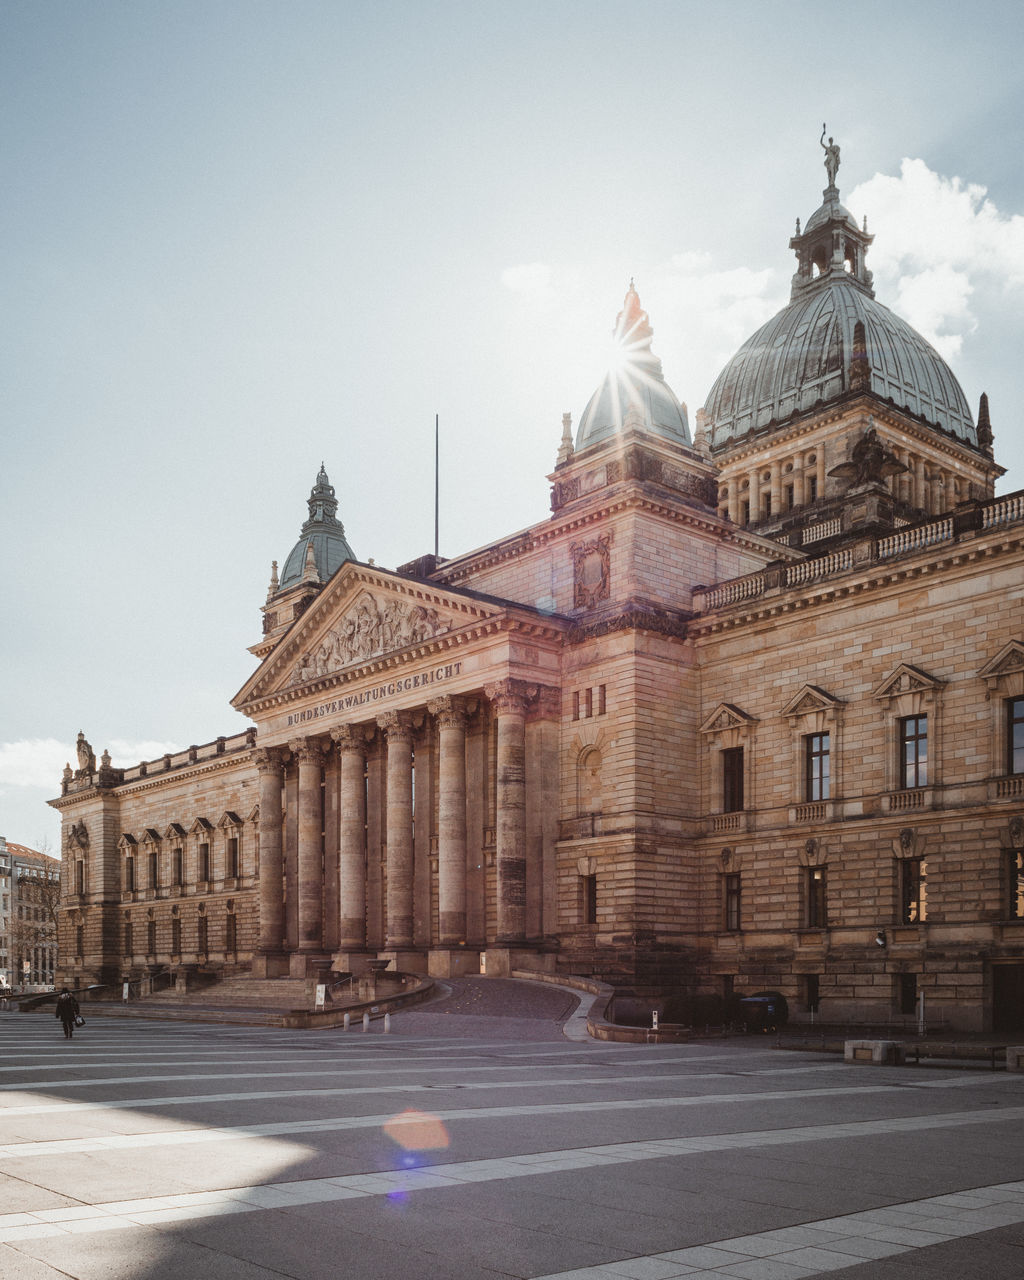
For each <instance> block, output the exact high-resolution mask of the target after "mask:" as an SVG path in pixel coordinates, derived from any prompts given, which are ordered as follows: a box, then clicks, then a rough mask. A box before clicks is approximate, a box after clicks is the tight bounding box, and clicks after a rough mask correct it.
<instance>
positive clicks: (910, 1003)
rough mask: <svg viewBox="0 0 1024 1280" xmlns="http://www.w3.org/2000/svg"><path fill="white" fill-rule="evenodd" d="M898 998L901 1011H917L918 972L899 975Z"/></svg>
mask: <svg viewBox="0 0 1024 1280" xmlns="http://www.w3.org/2000/svg"><path fill="white" fill-rule="evenodd" d="M896 999H897V1001H898V1003H899V1010H900V1013H916V1012H917V974H916V973H901V974H898V975H897V990H896Z"/></svg>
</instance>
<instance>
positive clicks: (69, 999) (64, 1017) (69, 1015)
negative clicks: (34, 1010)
mask: <svg viewBox="0 0 1024 1280" xmlns="http://www.w3.org/2000/svg"><path fill="white" fill-rule="evenodd" d="M78 1012H79V1010H78V1001H77V1000H76V999H75V997H74V996H73V995H72V994H71V992H70V991H62V992H61V993H60V995H59V996H58V997H57V1013H56V1016H57V1017H58V1018H60V1020H61V1022H74V1020H75V1019H76V1018H77V1017H78Z"/></svg>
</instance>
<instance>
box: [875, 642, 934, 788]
mask: <svg viewBox="0 0 1024 1280" xmlns="http://www.w3.org/2000/svg"><path fill="white" fill-rule="evenodd" d="M942 688H943V682H942V681H941V680H937V679H936V678H935V677H934V676H932V675H929V674H928V672H927V671H922V670H921V668H920V667H914V666H911V665H910V663H907V662H903V663H901V664H900V665H899V666H898V667H897V668H896V670H895V671H893V672H892V673H891V674H890V675H888V676H887V677H886V678H885V679H884V680H883V681H882V683H881V684H880V685H879V686H878V687H877V688H876V689H875V692H874V696H875V699H876V700H877V701H878V703H879V704H880V705H881V707H882V713H883V715H884V717H885V793H886V794H885V795H884V797H883V807H884V808H885V809H887V810H888V811H889V812H900V811H902V810H905V809H922V808H930V807H931V805H932V803H933V792H932V790H931V788H933V787H934V786H935V785H936V784H937V783H938V781H939V764H940V756H939V751H938V749H937V748H938V745H939V741H940V739H939V730H940V713H941V692H942Z"/></svg>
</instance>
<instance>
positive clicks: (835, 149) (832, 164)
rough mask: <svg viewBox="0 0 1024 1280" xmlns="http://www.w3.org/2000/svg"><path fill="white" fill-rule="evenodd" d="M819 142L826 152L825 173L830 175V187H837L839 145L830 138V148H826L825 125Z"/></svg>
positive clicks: (822, 127)
mask: <svg viewBox="0 0 1024 1280" xmlns="http://www.w3.org/2000/svg"><path fill="white" fill-rule="evenodd" d="M818 142H819V144H820V146H821V148H822V150H823V151H824V152H825V172H826V173H827V174H828V185H829V186H830V187H834V186H835V185H836V174H837V173H838V172H839V144H838V143H837V142H833V140H832V139H831V138H829V140H828V146H825V126H824V125H822V126H821V137H820V138H819V139H818Z"/></svg>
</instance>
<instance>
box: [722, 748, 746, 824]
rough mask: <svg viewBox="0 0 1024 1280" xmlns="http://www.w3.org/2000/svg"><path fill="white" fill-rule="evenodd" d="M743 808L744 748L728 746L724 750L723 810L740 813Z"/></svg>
mask: <svg viewBox="0 0 1024 1280" xmlns="http://www.w3.org/2000/svg"><path fill="white" fill-rule="evenodd" d="M742 808H743V748H742V747H726V748H725V750H724V751H723V752H722V810H723V812H725V813H738V812H739V811H740V810H741V809H742Z"/></svg>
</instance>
